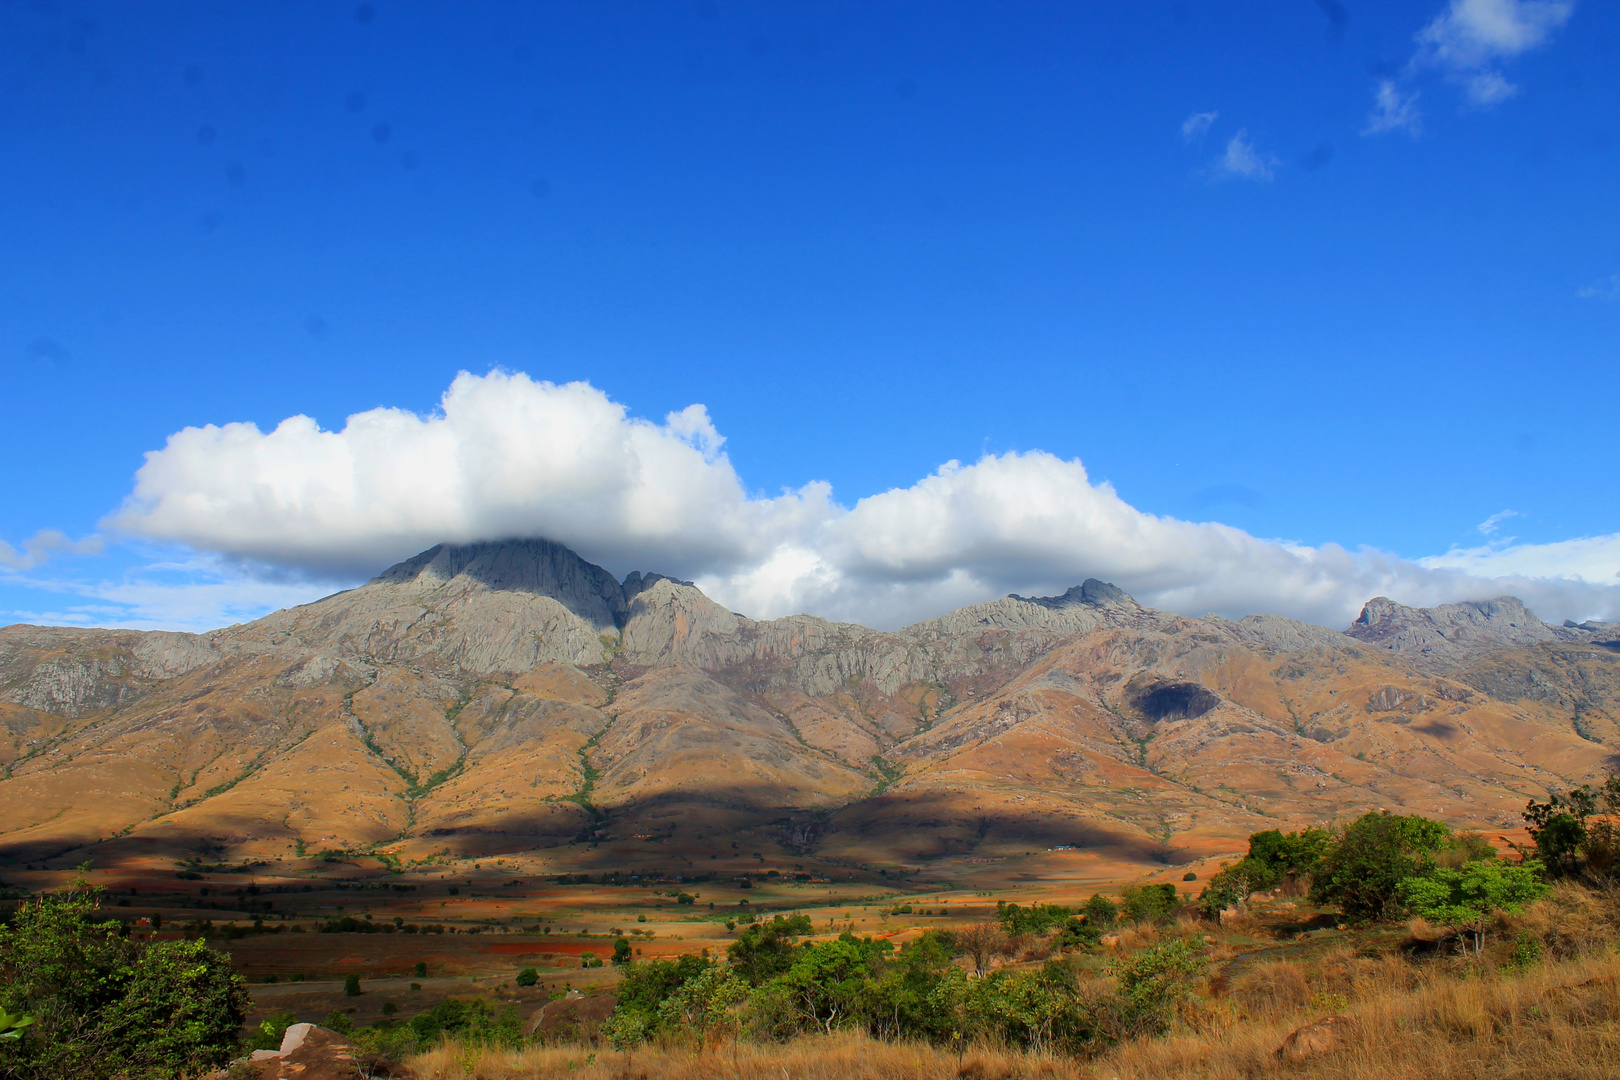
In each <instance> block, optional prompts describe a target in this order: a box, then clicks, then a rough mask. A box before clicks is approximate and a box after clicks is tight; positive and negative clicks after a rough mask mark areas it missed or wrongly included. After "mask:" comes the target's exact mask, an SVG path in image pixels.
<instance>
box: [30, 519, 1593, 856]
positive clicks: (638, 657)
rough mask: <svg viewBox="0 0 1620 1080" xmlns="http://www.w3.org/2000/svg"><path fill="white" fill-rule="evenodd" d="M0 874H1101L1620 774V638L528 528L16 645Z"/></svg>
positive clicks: (1511, 820)
mask: <svg viewBox="0 0 1620 1080" xmlns="http://www.w3.org/2000/svg"><path fill="white" fill-rule="evenodd" d="M0 736H3V738H0V761H3V762H4V764H5V772H4V779H0V862H4V863H10V864H18V863H43V862H46V861H47V860H48V861H49V862H50V863H51V865H68V864H70V863H73V862H76V861H82V860H83V859H85V858H94V859H95V860H96V861H97V864H98V865H106V864H108V863H109V862H117V861H118V860H121V859H144V860H147V861H151V860H157V861H158V862H159V863H161V864H163V865H167V864H168V862H169V861H172V860H176V859H183V858H191V857H195V858H199V859H204V860H208V861H241V860H266V861H268V860H276V859H280V860H283V861H287V860H296V859H308V858H313V857H316V856H317V855H318V854H319V853H321V852H339V851H341V852H348V853H354V852H367V853H370V854H373V855H376V856H377V857H379V858H381V859H384V860H385V861H390V862H391V863H393V864H395V865H405V864H409V863H412V862H416V861H421V860H428V859H437V858H459V857H466V856H473V857H477V856H486V855H497V854H499V853H501V852H514V851H532V850H535V849H543V850H545V851H546V852H547V853H548V858H553V861H554V864H555V865H556V866H557V867H558V868H559V869H566V868H569V867H572V866H575V865H587V864H590V862H591V860H601V859H604V858H608V857H610V856H611V858H613V859H615V860H617V861H618V863H619V864H629V863H633V862H636V861H646V860H654V861H660V862H661V863H662V864H663V865H666V866H667V865H674V864H685V865H691V866H700V865H701V863H702V862H703V861H705V860H707V859H709V858H710V857H711V856H713V855H715V853H716V852H720V851H724V852H728V853H730V852H737V851H747V852H753V851H758V852H761V853H762V854H763V853H766V852H768V853H769V854H770V855H771V857H773V858H793V859H798V860H800V861H801V862H804V861H817V862H819V863H821V864H823V865H831V866H845V867H864V868H868V869H872V870H877V869H893V870H908V869H910V870H915V869H924V870H927V871H928V872H929V873H932V874H935V875H947V876H948V875H950V874H952V873H955V872H960V871H962V870H963V868H966V867H971V866H981V865H984V864H986V863H994V862H995V861H997V860H1001V859H1006V858H1011V857H1021V856H1023V855H1024V854H1025V853H1027V852H1033V851H1042V850H1045V849H1048V848H1062V849H1070V850H1068V851H1066V852H1065V856H1066V857H1069V858H1073V859H1080V860H1085V859H1089V860H1092V862H1091V863H1089V864H1085V865H1094V866H1095V867H1096V868H1097V872H1098V873H1103V872H1105V871H1106V872H1116V873H1117V872H1119V871H1120V870H1121V868H1124V869H1129V868H1132V867H1136V868H1140V869H1144V870H1146V869H1153V868H1163V867H1166V866H1170V865H1178V864H1181V863H1184V862H1189V861H1192V860H1194V859H1197V858H1200V857H1204V856H1208V855H1212V854H1219V853H1224V852H1227V851H1230V850H1232V849H1233V848H1234V847H1237V846H1240V842H1241V839H1242V838H1243V837H1245V836H1247V835H1248V834H1249V833H1250V832H1253V831H1256V830H1259V829H1265V828H1271V827H1278V826H1286V827H1295V826H1298V825H1302V824H1307V823H1312V822H1324V821H1331V820H1334V819H1343V818H1346V817H1348V816H1351V815H1354V814H1359V813H1361V812H1364V811H1365V810H1367V809H1369V808H1379V807H1386V808H1389V809H1392V810H1403V811H1407V812H1419V813H1424V814H1427V815H1430V816H1436V817H1441V818H1445V819H1447V820H1450V821H1453V822H1456V823H1458V824H1463V825H1471V826H1478V827H1484V828H1489V829H1495V828H1502V827H1507V826H1511V825H1515V824H1517V823H1518V812H1519V811H1520V810H1521V809H1522V808H1523V806H1524V803H1525V801H1526V800H1527V799H1529V798H1532V797H1535V798H1540V797H1544V795H1545V793H1546V792H1547V791H1548V790H1550V789H1559V788H1565V787H1568V786H1571V785H1573V784H1576V783H1580V782H1582V781H1585V780H1589V779H1591V778H1593V777H1594V776H1595V775H1596V774H1598V773H1599V772H1601V771H1602V770H1603V769H1604V768H1606V767H1610V766H1613V765H1615V764H1620V757H1617V754H1620V626H1616V625H1615V624H1599V623H1586V624H1582V625H1580V626H1568V625H1566V626H1563V627H1553V626H1548V625H1546V624H1543V623H1542V622H1540V620H1538V619H1536V618H1535V616H1534V615H1533V614H1532V613H1531V612H1530V611H1528V610H1527V609H1526V608H1525V607H1524V605H1523V604H1522V603H1520V602H1519V601H1518V600H1515V599H1513V598H1511V597H1504V598H1500V599H1498V600H1494V601H1490V602H1487V603H1479V604H1459V605H1448V606H1445V607H1439V608H1432V609H1416V608H1408V607H1403V606H1401V605H1398V604H1395V603H1393V602H1391V601H1389V600H1386V599H1383V598H1378V599H1375V600H1373V601H1371V602H1369V603H1368V604H1367V606H1366V608H1365V610H1364V611H1363V612H1362V614H1361V617H1360V618H1359V619H1357V621H1356V622H1355V624H1354V625H1352V626H1351V627H1350V629H1349V630H1348V632H1345V633H1339V632H1336V631H1332V630H1327V629H1324V628H1322V627H1317V626H1312V625H1309V624H1305V623H1300V622H1296V621H1293V620H1289V619H1283V618H1280V617H1277V616H1270V615H1259V616H1250V617H1248V618H1244V619H1239V620H1236V621H1232V620H1226V619H1221V618H1217V617H1214V616H1206V617H1204V618H1187V617H1184V616H1180V615H1174V614H1170V613H1167V612H1161V611H1154V610H1151V609H1147V608H1143V607H1141V606H1139V605H1138V604H1137V603H1136V602H1135V601H1134V600H1132V599H1131V597H1130V596H1128V595H1127V594H1125V593H1124V592H1123V591H1121V590H1119V589H1118V588H1115V587H1114V586H1112V585H1109V584H1107V583H1105V582H1100V581H1095V580H1091V581H1086V582H1084V583H1083V584H1081V585H1079V586H1076V587H1075V588H1073V589H1070V590H1069V591H1068V592H1066V593H1065V594H1063V595H1062V596H1058V597H1035V598H1026V597H1019V596H1009V597H1007V598H1005V599H1002V600H997V601H993V602H991V603H985V604H978V605H974V606H971V607H966V608H962V609H960V610H958V611H954V612H951V613H950V614H948V615H945V616H942V617H940V618H937V619H930V620H927V621H925V622H921V623H918V624H916V625H914V626H910V627H907V628H906V629H904V630H901V631H898V632H894V633H884V632H879V631H875V630H870V629H867V628H865V627H861V626H857V625H853V624H848V623H832V622H828V621H826V620H823V619H818V618H813V617H809V616H793V617H790V618H784V619H776V620H771V621H756V620H752V619H748V618H746V617H744V616H742V615H738V614H736V613H734V612H731V611H728V610H726V609H725V608H724V607H722V606H720V605H718V604H716V603H714V602H713V601H712V600H710V599H709V598H708V597H706V596H704V595H703V593H702V592H701V591H699V590H698V589H697V588H695V587H694V586H693V585H692V584H691V583H689V582H683V581H678V580H675V579H672V578H667V577H663V576H660V575H657V574H639V573H638V574H631V575H630V576H629V577H628V578H626V579H625V580H624V581H622V582H621V581H618V580H616V579H615V578H614V577H613V576H612V575H611V574H609V573H608V572H607V571H605V570H603V569H602V568H601V567H598V566H595V565H593V564H591V563H588V562H586V561H584V560H583V559H581V558H579V557H578V556H577V555H575V554H574V553H573V552H572V551H569V550H568V549H566V548H564V547H562V546H560V545H557V544H553V543H549V542H547V541H543V540H524V541H510V542H503V543H488V544H473V545H464V546H449V545H441V546H439V547H435V548H432V549H430V550H428V551H425V552H423V553H422V554H420V555H418V556H416V557H415V558H412V559H409V560H406V561H405V562H403V563H400V564H399V565H397V566H394V567H391V568H390V569H388V570H386V571H384V572H383V573H382V574H380V575H378V576H377V577H376V578H374V579H373V580H372V581H370V582H368V583H367V584H365V585H363V586H361V587H360V588H357V589H353V590H350V591H347V592H343V593H339V594H337V595H335V596H330V597H327V598H326V599H324V600H321V601H318V602H316V603H313V604H308V605H305V606H303V607H298V608H293V609H290V610H287V611H281V612H277V613H275V614H273V615H270V616H268V617H266V618H264V619H260V620H258V621H257V622H253V623H248V624H246V625H242V626H235V627H231V628H229V629H225V630H220V631H217V632H215V633H211V634H203V635H190V634H175V633H139V632H133V631H115V630H79V629H63V628H52V627H36V626H11V627H6V628H4V629H0Z"/></svg>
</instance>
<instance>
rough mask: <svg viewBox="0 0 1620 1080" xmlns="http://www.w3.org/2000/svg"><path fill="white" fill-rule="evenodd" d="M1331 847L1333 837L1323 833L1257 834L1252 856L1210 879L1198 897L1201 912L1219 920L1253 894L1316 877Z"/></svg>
mask: <svg viewBox="0 0 1620 1080" xmlns="http://www.w3.org/2000/svg"><path fill="white" fill-rule="evenodd" d="M1331 843H1332V837H1331V836H1330V835H1329V834H1328V833H1327V832H1326V831H1325V830H1323V829H1304V830H1302V831H1300V832H1297V833H1284V832H1282V831H1281V830H1278V829H1271V830H1268V831H1266V832H1258V833H1255V834H1253V835H1252V836H1250V837H1249V851H1248V854H1246V855H1244V856H1243V858H1242V859H1240V860H1238V861H1237V862H1236V863H1234V864H1233V865H1231V866H1228V867H1225V868H1223V869H1222V870H1221V871H1220V872H1219V873H1217V874H1216V875H1215V876H1214V877H1212V878H1210V879H1209V883H1208V884H1207V885H1205V886H1204V890H1203V891H1202V892H1201V893H1199V894H1198V906H1199V909H1200V910H1202V911H1203V913H1204V915H1205V916H1206V917H1208V918H1215V917H1216V916H1217V915H1219V914H1220V912H1221V911H1222V910H1224V909H1226V908H1229V907H1232V906H1234V905H1236V904H1241V903H1244V902H1246V901H1247V900H1248V899H1249V896H1250V895H1251V894H1253V893H1256V892H1260V891H1262V890H1265V889H1274V888H1276V887H1277V886H1279V885H1281V884H1282V883H1283V882H1284V881H1286V880H1289V879H1293V880H1296V881H1297V880H1301V879H1303V878H1305V877H1308V876H1310V875H1313V874H1315V873H1316V872H1317V870H1318V869H1319V868H1320V867H1321V865H1322V857H1323V855H1324V854H1326V852H1327V851H1328V849H1329V847H1330V846H1331Z"/></svg>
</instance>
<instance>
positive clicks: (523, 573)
mask: <svg viewBox="0 0 1620 1080" xmlns="http://www.w3.org/2000/svg"><path fill="white" fill-rule="evenodd" d="M387 585H396V586H398V585H404V586H416V587H417V588H419V589H421V590H423V591H433V592H441V591H448V592H451V593H464V592H469V591H490V592H512V593H529V594H532V595H535V596H545V597H550V598H551V599H553V600H555V601H557V602H558V603H559V604H561V605H562V606H563V607H565V608H567V609H568V610H569V611H571V612H573V613H574V614H575V615H577V616H579V617H580V618H582V619H584V620H585V621H587V622H588V623H590V624H591V625H593V626H599V627H620V626H623V625H624V619H625V614H626V611H627V607H628V605H627V603H626V600H625V590H624V587H623V586H622V585H620V584H619V582H618V581H617V580H616V579H615V578H614V577H613V575H612V574H610V573H608V572H607V571H606V570H604V569H602V568H601V567H600V566H597V565H596V564H595V563H589V562H586V561H585V560H584V559H582V558H580V557H579V556H578V555H576V554H575V553H574V552H573V551H571V550H570V549H568V548H566V547H564V546H563V545H561V544H557V543H553V542H552V541H550V540H544V539H531V540H497V541H484V542H480V543H473V544H437V545H435V546H433V547H431V548H428V550H426V551H424V552H422V553H421V554H420V555H415V556H413V557H411V558H409V559H406V560H405V561H404V562H402V563H397V564H395V565H394V566H391V567H389V568H388V569H387V570H384V571H383V572H382V573H381V574H378V575H377V576H376V577H375V578H373V579H372V580H371V581H370V582H369V583H368V586H367V587H373V586H387Z"/></svg>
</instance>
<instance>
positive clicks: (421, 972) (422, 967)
mask: <svg viewBox="0 0 1620 1080" xmlns="http://www.w3.org/2000/svg"><path fill="white" fill-rule="evenodd" d="M411 971H412V973H413V974H414V975H415V976H416V977H417V978H418V979H425V978H427V961H425V960H418V961H417V962H416V967H414V968H412V969H411Z"/></svg>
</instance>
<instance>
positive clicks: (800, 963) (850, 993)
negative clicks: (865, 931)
mask: <svg viewBox="0 0 1620 1080" xmlns="http://www.w3.org/2000/svg"><path fill="white" fill-rule="evenodd" d="M893 949H894V946H893V945H892V944H890V943H889V942H887V941H878V940H876V939H873V938H860V937H856V936H855V935H854V934H851V933H848V932H845V933H843V934H840V935H839V936H838V938H837V940H835V941H822V942H816V943H814V944H810V945H806V946H804V947H803V948H801V949H799V950H798V952H797V954H796V955H795V956H794V957H793V963H792V964H791V965H790V966H789V967H788V969H787V970H786V971H784V972H783V973H781V974H780V975H778V976H776V977H775V978H774V979H772V980H771V986H772V988H773V989H774V990H776V991H777V992H779V993H780V994H781V995H782V997H783V998H784V999H785V1000H786V1001H788V1002H791V1003H792V1006H793V1008H794V1009H795V1010H796V1011H797V1013H798V1016H799V1020H800V1026H801V1028H804V1029H810V1030H817V1031H822V1032H827V1033H831V1032H832V1031H833V1030H834V1029H836V1028H839V1027H844V1026H847V1025H849V1024H851V1023H853V1022H854V1021H855V1020H856V1019H858V1017H859V1016H860V1012H861V1005H862V1003H863V998H864V997H865V996H866V990H867V987H868V985H869V984H870V983H871V982H872V976H873V974H874V972H875V970H876V967H877V964H876V961H877V960H878V959H880V958H881V957H884V956H887V955H888V954H889V953H890V952H891V951H893Z"/></svg>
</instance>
